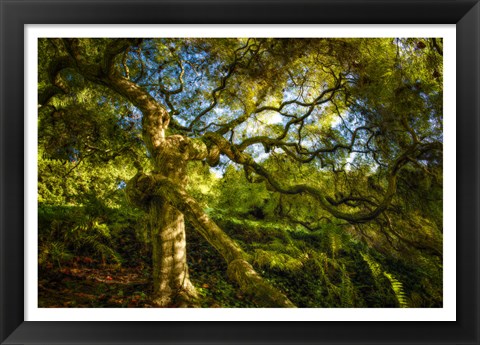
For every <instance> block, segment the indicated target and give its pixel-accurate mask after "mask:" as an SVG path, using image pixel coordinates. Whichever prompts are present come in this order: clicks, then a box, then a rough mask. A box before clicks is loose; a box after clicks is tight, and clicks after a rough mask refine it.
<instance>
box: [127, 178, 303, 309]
mask: <svg viewBox="0 0 480 345" xmlns="http://www.w3.org/2000/svg"><path fill="white" fill-rule="evenodd" d="M142 181H143V182H142ZM131 183H132V184H135V185H136V189H137V190H139V189H142V188H145V187H147V188H148V190H149V193H151V194H153V195H155V198H158V199H161V200H164V201H165V202H168V203H169V204H171V205H172V206H174V207H175V209H177V210H179V211H181V212H182V214H184V215H185V217H187V219H188V220H189V221H190V222H191V223H192V224H193V225H194V226H195V229H196V230H197V231H199V232H200V234H201V235H202V236H203V237H204V238H205V239H206V240H207V241H208V242H209V243H210V244H211V245H212V246H213V247H214V248H215V249H216V250H217V251H218V252H219V253H220V254H221V255H222V256H223V258H224V259H225V261H226V262H227V265H228V271H227V273H228V276H229V277H230V279H232V280H235V281H236V282H237V283H238V284H239V286H240V289H241V290H242V291H243V292H245V293H246V294H248V295H249V296H250V297H252V298H253V299H254V300H255V302H257V303H258V304H259V305H261V306H263V307H277V308H278V307H283V308H294V307H295V305H294V304H293V303H292V302H291V301H290V300H289V299H288V298H287V297H286V296H285V295H284V294H283V293H281V292H280V291H279V290H278V289H276V288H275V287H273V286H272V285H271V284H270V283H268V282H267V281H266V280H264V279H263V278H262V277H261V276H260V275H259V274H258V273H257V272H256V271H255V270H254V269H253V267H252V265H250V263H249V262H248V254H247V253H245V252H244V251H243V250H242V249H241V248H240V247H239V246H238V245H237V244H236V243H235V241H233V240H232V239H231V238H230V237H229V236H228V235H227V234H225V232H223V231H222V229H220V228H219V227H218V226H217V224H216V223H215V222H214V221H213V220H211V219H210V218H209V217H208V215H207V214H206V213H205V212H204V211H203V209H202V208H201V206H200V205H199V204H198V203H197V202H196V201H195V200H194V199H193V198H192V197H190V196H189V195H188V194H187V193H186V191H185V190H184V189H183V187H182V186H181V185H178V184H176V183H174V182H173V181H172V180H171V179H168V178H166V177H164V176H162V175H143V174H138V175H137V176H136V177H135V178H134V179H132V181H131Z"/></svg>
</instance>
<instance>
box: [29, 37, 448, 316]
mask: <svg viewBox="0 0 480 345" xmlns="http://www.w3.org/2000/svg"><path fill="white" fill-rule="evenodd" d="M115 42H117V41H115V40H111V39H79V40H73V42H71V44H75V45H76V46H75V47H73V46H70V48H75V49H77V52H78V53H79V54H78V57H77V58H78V59H80V60H78V61H76V62H77V64H71V63H70V64H69V63H67V62H66V60H68V59H70V60H71V58H72V56H70V55H69V54H70V53H69V52H68V49H66V48H65V47H66V45H65V42H64V41H63V40H59V39H40V40H39V64H38V67H39V68H38V71H39V75H38V80H39V82H38V93H39V95H38V96H39V97H38V99H39V108H38V126H39V131H38V217H39V219H38V220H39V236H38V238H39V248H38V251H39V252H38V262H39V265H40V267H41V268H42V270H41V273H42V274H46V273H45V272H46V269H48V268H52V269H53V270H58V272H61V270H63V269H65V267H68V266H71V265H73V264H74V263H75V260H78V258H79V257H83V258H88V260H87V262H90V263H93V264H94V265H96V266H99V267H102V266H103V267H104V268H105V267H106V266H108V264H111V265H113V266H114V267H115V269H117V270H120V269H121V268H123V267H127V268H129V267H130V268H132V267H139V270H140V271H141V272H142V274H145V277H144V278H145V279H146V280H148V281H149V282H151V272H150V271H149V270H148V269H145V270H144V267H148V266H150V265H151V259H150V257H149V254H150V252H151V248H150V245H151V236H152V229H151V228H150V224H149V223H148V217H146V215H145V213H143V212H144V211H141V210H138V209H136V208H133V207H132V206H131V205H130V204H128V202H127V200H126V195H125V194H126V193H125V187H126V183H127V181H129V180H130V179H131V178H132V177H133V176H134V175H135V174H136V173H137V171H138V170H142V169H143V170H144V171H151V170H152V169H153V167H152V165H153V164H152V162H150V161H149V158H151V157H150V156H149V155H150V154H151V153H148V152H146V148H145V144H144V143H143V139H142V113H141V107H138V108H137V106H139V103H140V102H137V101H138V100H132V99H130V100H129V101H127V100H126V98H123V97H124V95H123V96H122V95H121V94H120V93H117V92H118V90H115V88H112V87H111V86H108V82H106V80H105V79H102V78H104V77H105V75H106V73H107V71H105V70H104V68H105V66H104V64H105V63H106V60H107V59H106V58H107V57H108V56H107V55H108V54H107V53H110V51H109V46H110V45H111V44H114V43H115ZM442 47H443V42H441V40H439V39H433V38H428V39H427V38H415V39H410V38H404V39H389V38H382V39H358V38H355V39H342V38H336V39H269V38H250V39H248V38H225V39H208V38H185V39H184V38H180V39H177V38H155V39H144V40H141V41H139V42H137V43H135V44H133V43H132V44H131V46H129V47H128V49H126V50H124V51H121V52H120V53H119V54H116V55H115V54H114V56H112V57H111V58H112V59H113V61H112V64H113V66H112V68H113V70H114V73H115V76H116V77H119V76H121V77H125V79H128V80H129V81H130V82H133V83H134V85H135V86H136V87H138V89H139V90H143V91H144V92H145V94H148V95H150V96H151V97H154V99H155V101H156V102H158V104H159V105H161V106H163V107H165V109H166V110H167V111H168V113H169V114H170V117H171V119H170V120H171V121H170V123H171V125H170V128H168V129H167V131H166V133H167V135H171V134H175V135H181V136H183V137H184V138H189V139H192V140H198V142H202V143H203V142H204V139H205V137H204V135H205V133H207V132H216V133H217V134H218V135H220V136H222V138H223V139H225V140H227V141H228V143H229V144H228V145H231V148H232V152H233V153H232V154H229V155H228V154H226V153H224V154H222V155H221V156H220V159H219V160H218V161H215V162H211V161H209V160H208V159H202V160H197V161H189V162H188V169H187V172H186V174H187V175H188V180H189V181H188V184H187V185H186V186H184V187H186V189H187V191H188V193H189V194H190V195H191V196H193V197H194V199H195V200H197V201H198V202H199V203H200V204H201V205H202V206H203V208H204V209H205V212H206V213H207V214H208V215H209V216H210V217H211V218H213V219H214V220H215V221H216V222H217V223H218V224H219V225H220V227H221V228H222V229H223V230H224V231H225V232H226V233H228V235H229V236H230V237H232V238H233V239H234V240H235V241H237V242H238V244H239V245H240V246H241V247H242V248H243V249H244V250H245V251H246V252H247V254H248V256H249V258H250V260H251V263H252V264H253V265H254V267H255V269H257V271H258V272H259V273H261V275H262V276H264V277H266V279H268V281H269V282H271V283H272V284H273V285H274V286H276V287H278V288H280V289H281V290H282V291H285V293H286V294H287V295H288V297H289V298H290V299H291V300H292V301H293V302H294V303H295V304H296V305H298V306H299V307H319V308H330V307H345V308H354V307H440V306H441V305H442V303H443V302H442V301H443V288H442V285H443V275H442V272H443V266H442V243H443V219H442V218H443V180H442V176H443V159H442V149H441V147H442V142H443V133H442V131H443V109H442V107H443V86H442V83H443V62H442V57H441V53H440V51H441V49H442ZM105 54H106V55H105ZM79 64H83V65H82V66H83V67H82V68H79V67H78V66H79ZM168 90H170V91H168ZM328 90H333V91H328ZM250 156H251V159H250ZM227 158H228V159H227ZM229 160H237V163H234V162H231V161H229ZM245 161H246V162H248V164H247V163H242V164H243V165H242V164H240V163H238V162H245ZM208 164H212V165H215V166H214V167H210V166H208ZM265 171H267V172H268V177H269V179H270V180H269V181H267V180H268V178H267V177H266V175H265V174H263V172H265ZM220 175H221V176H220ZM393 175H395V178H396V180H395V183H392V176H393ZM266 181H267V182H266ZM272 181H275V182H276V183H277V184H276V185H275V186H274V185H273V184H272V183H271V182H272ZM393 185H394V186H395V187H396V190H395V192H394V193H393V194H392V195H391V197H390V196H388V195H387V193H388V189H389V188H390V186H393ZM278 186H280V187H282V188H283V191H284V193H282V194H280V193H278V192H276V191H275V189H279V188H278ZM304 186H308V188H310V189H303V191H302V192H298V193H297V192H295V191H296V190H299V187H304ZM294 187H296V188H297V189H295V188H294ZM312 189H314V190H315V193H307V192H306V190H309V191H311V190H312ZM285 191H286V192H285ZM386 199H387V201H388V205H386V206H385V207H384V208H383V209H382V212H380V213H379V214H377V215H375V217H372V218H371V219H366V220H362V221H354V220H353V221H349V222H346V221H344V220H342V219H348V217H343V218H342V217H340V216H335V214H337V215H338V214H339V213H342V214H345V215H358V214H369V213H371V212H372V211H373V210H375V209H376V208H377V207H379V205H382V203H383V202H384V200H386ZM332 209H334V210H335V211H337V212H332ZM187 239H188V241H187V243H188V244H187V245H188V251H187V255H188V261H189V268H190V276H191V279H192V281H193V283H194V284H195V285H196V287H197V289H198V292H199V294H200V296H201V301H200V303H201V305H202V306H203V307H255V306H256V305H255V303H254V302H252V301H250V300H248V298H247V297H246V296H243V295H242V294H240V293H239V292H238V291H237V287H236V286H235V285H232V283H231V282H228V281H227V280H226V276H225V272H226V269H227V267H226V265H225V263H224V262H223V259H222V257H221V256H220V255H219V254H218V253H216V252H215V251H214V250H213V249H212V248H211V246H210V245H209V244H208V243H207V242H206V241H205V240H204V239H203V238H202V237H201V236H199V235H198V233H196V232H195V231H194V229H193V228H192V227H191V226H190V225H189V224H187ZM89 260H93V261H89ZM120 266H122V267H120ZM117 273H118V271H117ZM109 274H110V273H109ZM106 276H109V275H105V279H106ZM62 277H63V276H62ZM63 278H64V277H63ZM63 278H62V279H63ZM71 278H72V277H68V279H71ZM105 279H104V280H105ZM105 281H106V280H105ZM105 281H103V280H102V284H101V285H99V286H100V287H99V288H98V289H99V290H98V291H93V292H95V293H97V292H98V294H99V295H108V294H112V295H113V296H114V297H112V298H111V299H107V300H101V301H98V300H95V301H91V300H89V301H87V302H85V301H83V302H81V303H77V302H75V303H77V304H75V305H69V306H77V305H79V304H80V305H83V306H84V305H85V304H87V305H89V306H111V305H114V306H123V307H124V306H132V305H133V306H146V305H148V288H150V287H149V286H148V284H147V286H142V287H141V288H139V289H137V287H134V286H129V287H128V288H127V287H125V288H118V287H115V288H112V287H109V286H108V284H107V283H105ZM75 282H76V281H68V282H67V283H68V284H70V285H72V286H73V285H74V284H75ZM67 283H66V284H67ZM104 283H105V284H104ZM144 284H145V283H144ZM87 285H88V284H87ZM72 286H67V288H68V289H71V288H72ZM85 288H86V289H91V288H92V287H91V286H86V287H85ZM91 292H92V291H90V290H89V293H91ZM95 293H92V295H95ZM129 294H133V295H135V296H139V297H138V298H135V301H136V302H135V303H133V302H132V300H128V299H127V297H128V295H129ZM139 301H141V303H140V302H139ZM139 303H140V304H139Z"/></svg>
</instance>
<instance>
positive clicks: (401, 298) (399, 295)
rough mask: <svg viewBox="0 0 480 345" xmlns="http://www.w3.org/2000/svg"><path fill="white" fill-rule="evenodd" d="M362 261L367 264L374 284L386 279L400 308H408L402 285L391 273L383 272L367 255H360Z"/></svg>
mask: <svg viewBox="0 0 480 345" xmlns="http://www.w3.org/2000/svg"><path fill="white" fill-rule="evenodd" d="M361 255H362V258H363V260H365V262H366V263H367V265H368V267H369V268H370V271H371V272H372V275H373V277H374V278H375V284H377V285H378V281H379V280H380V278H381V277H382V276H383V277H385V278H387V279H388V282H389V283H390V287H391V289H392V290H393V293H394V294H395V298H396V300H397V303H398V305H399V307H400V308H408V302H407V296H406V294H405V291H404V290H403V284H402V283H401V282H400V281H399V280H397V279H396V278H395V277H394V276H393V275H392V274H391V273H388V272H386V271H384V270H383V269H382V268H381V266H380V265H379V264H378V263H377V262H376V261H375V260H374V259H372V258H371V257H370V256H368V255H367V254H364V253H361Z"/></svg>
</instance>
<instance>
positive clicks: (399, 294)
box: [383, 272, 408, 308]
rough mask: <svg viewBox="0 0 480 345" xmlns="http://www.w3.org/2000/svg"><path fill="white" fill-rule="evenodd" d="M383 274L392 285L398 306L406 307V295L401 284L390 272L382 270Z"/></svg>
mask: <svg viewBox="0 0 480 345" xmlns="http://www.w3.org/2000/svg"><path fill="white" fill-rule="evenodd" d="M383 275H384V276H385V277H387V279H388V280H389V281H390V285H391V286H392V290H393V292H394V293H395V297H396V298H397V301H398V304H399V306H400V308H408V302H407V296H406V295H405V291H404V290H403V284H402V283H401V282H400V281H398V280H397V279H396V278H395V277H394V276H393V275H392V274H391V273H388V272H383Z"/></svg>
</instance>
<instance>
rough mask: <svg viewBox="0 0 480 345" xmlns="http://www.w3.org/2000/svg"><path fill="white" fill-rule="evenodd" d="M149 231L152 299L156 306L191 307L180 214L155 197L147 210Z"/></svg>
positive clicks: (191, 288)
mask: <svg viewBox="0 0 480 345" xmlns="http://www.w3.org/2000/svg"><path fill="white" fill-rule="evenodd" d="M148 216H149V221H150V228H151V232H152V236H151V238H152V255H153V257H152V259H153V296H152V297H153V298H152V300H153V302H154V303H155V305H157V306H159V307H165V306H169V305H171V304H172V303H173V302H174V301H175V302H176V303H175V304H176V305H178V306H191V305H192V302H194V300H195V297H196V292H195V288H194V286H193V285H192V283H191V282H190V279H189V275H188V266H187V251H186V238H185V222H184V218H183V214H181V213H180V212H179V211H178V210H176V209H175V208H174V207H172V206H171V205H169V204H168V203H165V202H162V201H159V200H155V201H153V202H152V203H151V205H150V209H149V214H148Z"/></svg>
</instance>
